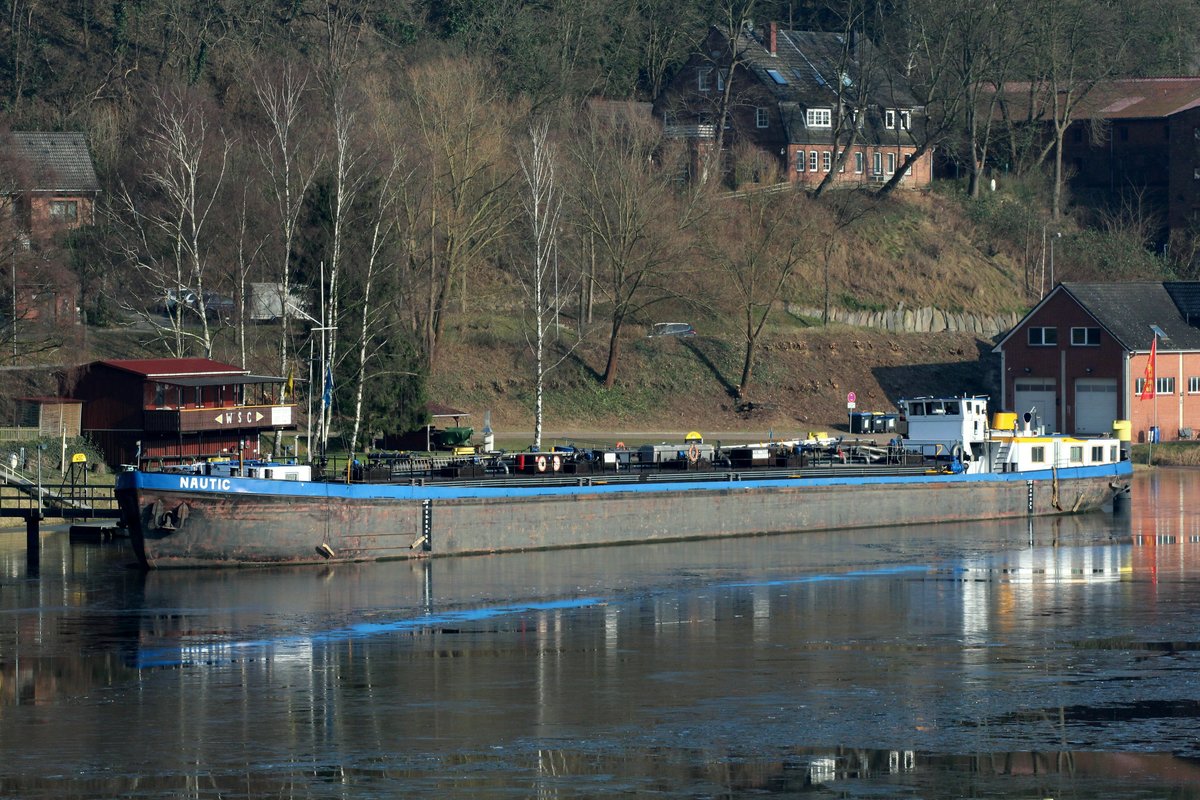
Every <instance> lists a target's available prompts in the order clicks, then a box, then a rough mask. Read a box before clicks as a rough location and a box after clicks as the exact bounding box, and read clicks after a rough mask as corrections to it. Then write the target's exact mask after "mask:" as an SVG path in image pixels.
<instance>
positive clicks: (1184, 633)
mask: <svg viewBox="0 0 1200 800" xmlns="http://www.w3.org/2000/svg"><path fill="white" fill-rule="evenodd" d="M1197 500H1200V472H1196V471H1183V470H1180V471H1170V470H1162V471H1157V472H1153V473H1146V474H1139V475H1138V476H1137V478H1136V480H1135V486H1134V500H1133V503H1132V509H1131V511H1130V514H1129V515H1128V516H1127V517H1122V518H1114V517H1112V516H1111V515H1104V514H1093V515H1085V516H1079V517H1065V518H1061V519H1038V520H1034V521H1033V522H1032V524H1027V523H1026V522H1018V523H977V524H970V525H957V524H956V525H943V526H933V527H923V528H890V529H871V530H863V531H846V532H834V533H797V534H793V535H784V536H772V537H760V538H747V539H731V540H722V541H715V542H683V543H675V544H665V545H647V546H642V547H623V548H600V549H591V550H578V551H562V552H542V553H528V554H516V555H504V556H489V557H478V558H460V559H445V560H434V561H431V562H422V563H405V562H393V563H383V564H362V565H345V566H336V567H331V568H283V569H269V570H204V571H175V572H155V573H148V574H144V573H141V572H139V571H136V570H134V569H131V568H129V566H128V565H129V562H131V561H132V557H131V554H130V553H129V551H128V545H127V544H124V543H116V544H104V545H81V544H71V543H70V542H69V541H68V539H67V536H66V535H65V534H63V533H55V534H48V535H46V536H45V538H44V546H43V553H42V559H41V566H40V570H39V571H38V572H37V574H36V575H31V574H30V573H29V571H28V568H27V565H26V561H25V553H24V544H25V541H24V533H23V532H20V533H12V534H0V754H2V756H3V758H0V796H4V797H23V798H37V797H55V798H84V797H88V798H91V797H97V798H99V797H114V796H127V797H162V796H186V797H196V798H218V797H219V798H236V797H264V796H269V797H285V798H310V797H311V798H316V797H320V798H325V797H400V796H404V797H446V796H455V797H481V798H491V797H496V798H506V797H515V798H526V797H539V798H541V797H561V798H584V797H597V796H616V795H626V796H641V795H649V796H657V797H668V798H670V797H680V798H705V797H722V798H727V797H758V796H763V795H771V794H780V795H793V794H801V793H804V794H807V795H811V796H814V797H846V798H882V797H887V798H893V797H900V798H952V797H963V796H975V797H1014V798H1017V797H1020V798H1029V797H1037V798H1045V797H1056V798H1058V797H1072V798H1110V797H1111V798H1139V797H1145V798H1159V797H1164V796H1170V797H1173V798H1189V797H1198V798H1200V739H1198V738H1197V736H1196V734H1195V730H1196V728H1197V718H1198V717H1200V678H1198V670H1197V667H1198V666H1200V664H1198V660H1200V659H1198V654H1200V628H1198V623H1197V620H1200V591H1197V589H1198V588H1200V586H1198V576H1200V524H1198V523H1200V520H1198V512H1196V511H1194V510H1193V509H1196V508H1198V507H1200V503H1198V502H1197Z"/></svg>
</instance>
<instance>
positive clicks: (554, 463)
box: [550, 455, 562, 472]
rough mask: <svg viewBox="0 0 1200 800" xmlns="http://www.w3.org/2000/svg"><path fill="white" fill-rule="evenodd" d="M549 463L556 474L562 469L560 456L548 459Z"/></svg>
mask: <svg viewBox="0 0 1200 800" xmlns="http://www.w3.org/2000/svg"><path fill="white" fill-rule="evenodd" d="M550 463H551V465H552V467H553V469H554V471H555V472H558V471H559V470H560V469H562V456H558V455H556V456H554V457H553V458H551V459H550Z"/></svg>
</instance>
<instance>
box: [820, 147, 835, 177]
mask: <svg viewBox="0 0 1200 800" xmlns="http://www.w3.org/2000/svg"><path fill="white" fill-rule="evenodd" d="M832 158H833V155H832V154H831V153H830V152H829V151H828V150H826V151H825V152H824V153H821V169H823V170H825V171H826V172H829V168H830V165H831V164H832V163H833V162H832V160H831V159H832Z"/></svg>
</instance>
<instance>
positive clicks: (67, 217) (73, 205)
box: [50, 200, 79, 222]
mask: <svg viewBox="0 0 1200 800" xmlns="http://www.w3.org/2000/svg"><path fill="white" fill-rule="evenodd" d="M50 219H52V220H54V221H55V222H75V221H76V220H77V219H79V203H78V201H75V200H51V201H50Z"/></svg>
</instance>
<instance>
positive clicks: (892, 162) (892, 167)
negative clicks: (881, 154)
mask: <svg viewBox="0 0 1200 800" xmlns="http://www.w3.org/2000/svg"><path fill="white" fill-rule="evenodd" d="M887 164H888V168H887V174H888V175H891V174H892V173H893V172H895V171H896V154H895V153H888V154H887Z"/></svg>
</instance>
